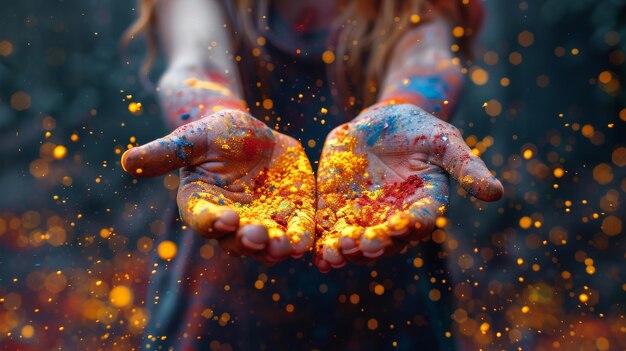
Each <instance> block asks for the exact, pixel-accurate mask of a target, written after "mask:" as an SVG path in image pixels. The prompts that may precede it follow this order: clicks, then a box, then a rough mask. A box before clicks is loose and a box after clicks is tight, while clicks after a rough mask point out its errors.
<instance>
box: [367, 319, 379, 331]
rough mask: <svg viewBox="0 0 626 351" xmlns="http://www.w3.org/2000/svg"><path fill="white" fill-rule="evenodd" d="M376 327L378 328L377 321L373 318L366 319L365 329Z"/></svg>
mask: <svg viewBox="0 0 626 351" xmlns="http://www.w3.org/2000/svg"><path fill="white" fill-rule="evenodd" d="M376 328H378V321H377V320H376V319H374V318H370V319H369V320H368V321H367V329H369V330H376Z"/></svg>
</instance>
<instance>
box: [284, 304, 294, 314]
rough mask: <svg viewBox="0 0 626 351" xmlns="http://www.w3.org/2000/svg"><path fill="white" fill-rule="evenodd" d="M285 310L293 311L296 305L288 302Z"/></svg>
mask: <svg viewBox="0 0 626 351" xmlns="http://www.w3.org/2000/svg"><path fill="white" fill-rule="evenodd" d="M285 310H286V311H287V312H289V313H291V312H293V311H294V310H295V307H294V306H293V305H292V304H287V306H285Z"/></svg>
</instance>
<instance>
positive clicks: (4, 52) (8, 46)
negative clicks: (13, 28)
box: [0, 40, 13, 57]
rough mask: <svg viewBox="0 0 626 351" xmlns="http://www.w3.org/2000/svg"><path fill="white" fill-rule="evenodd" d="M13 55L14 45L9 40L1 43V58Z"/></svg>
mask: <svg viewBox="0 0 626 351" xmlns="http://www.w3.org/2000/svg"><path fill="white" fill-rule="evenodd" d="M11 53H13V43H12V42H10V41H8V40H3V41H0V56H4V57H6V56H9V55H11Z"/></svg>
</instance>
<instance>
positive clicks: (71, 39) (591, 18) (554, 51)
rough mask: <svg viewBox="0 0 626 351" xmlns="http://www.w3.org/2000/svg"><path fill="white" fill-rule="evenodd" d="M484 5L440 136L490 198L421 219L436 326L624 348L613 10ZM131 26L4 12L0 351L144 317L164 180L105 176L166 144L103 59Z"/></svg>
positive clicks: (547, 345) (129, 335)
mask: <svg viewBox="0 0 626 351" xmlns="http://www.w3.org/2000/svg"><path fill="white" fill-rule="evenodd" d="M484 3H485V6H486V10H487V16H486V23H485V26H484V28H483V31H482V34H481V39H480V41H479V43H478V47H477V48H476V55H475V59H474V60H473V61H472V62H471V63H470V64H469V65H468V72H467V73H468V74H467V76H468V79H467V86H466V90H465V93H464V98H463V100H462V103H461V106H460V108H459V110H458V113H457V115H456V116H455V118H454V124H455V125H457V126H458V127H459V128H460V129H461V130H462V131H463V135H464V137H465V138H466V141H467V142H468V144H469V145H470V146H471V147H472V148H474V150H475V152H476V153H479V154H480V155H481V156H482V157H483V158H484V159H485V161H486V162H487V164H488V166H489V167H490V168H491V169H494V170H495V171H496V172H497V175H498V177H500V179H502V180H503V184H504V186H505V188H506V196H505V198H504V199H503V200H501V201H499V202H497V203H494V204H489V205H487V204H485V203H482V202H480V201H475V200H473V199H471V198H470V197H466V198H463V197H460V196H457V195H456V194H453V196H452V202H451V208H450V211H449V212H448V214H447V215H446V218H445V219H444V218H442V219H441V220H439V221H438V227H439V228H438V229H437V231H436V232H435V233H434V234H433V240H434V241H436V242H440V243H442V245H443V247H444V248H445V249H446V257H445V259H446V260H447V267H448V269H449V272H450V273H451V274H452V276H453V281H454V286H453V293H454V296H455V300H456V301H455V306H453V311H454V313H453V314H452V315H451V318H452V319H453V321H454V323H453V326H454V329H453V331H452V332H453V334H454V335H455V336H457V337H459V338H461V339H464V341H463V342H464V343H470V344H472V345H475V349H478V348H483V349H486V350H492V349H493V350H500V349H507V350H513V349H518V348H521V349H523V350H600V351H605V350H623V349H625V348H626V341H625V340H626V336H625V333H626V321H624V318H623V314H624V312H625V311H624V308H623V306H622V302H623V301H626V299H625V291H626V280H625V279H624V278H625V272H624V268H623V267H624V264H625V262H624V260H625V258H626V253H625V250H624V248H625V246H624V238H623V235H624V230H623V225H624V223H623V222H624V218H625V216H624V214H625V212H624V207H623V204H622V203H621V201H624V199H623V194H624V192H625V191H626V180H625V177H624V175H625V171H624V166H625V165H626V147H625V145H624V142H625V140H626V138H625V136H626V134H625V128H624V125H625V123H626V94H625V93H624V89H623V86H624V84H626V83H625V82H624V76H625V75H626V69H625V67H626V65H625V61H626V2H625V1H623V0H603V1H594V0H546V1H496V0H488V1H485V2H484ZM135 16H136V10H135V8H134V4H133V2H121V1H120V2H113V1H111V2H109V1H96V0H90V1H76V0H74V1H68V0H66V1H63V0H60V1H42V0H40V1H35V0H30V1H19V2H17V1H16V2H11V3H10V4H9V3H5V4H3V9H2V11H1V12H0V143H1V144H0V145H1V146H2V147H1V148H0V150H1V151H0V153H1V159H0V162H1V168H0V186H1V188H0V189H1V194H2V195H1V196H0V264H1V265H2V266H3V267H4V269H2V270H1V271H0V348H2V349H7V350H14V349H20V350H45V349H53V348H62V349H69V350H73V349H83V350H99V349H106V350H108V349H111V350H112V349H130V348H131V345H137V342H138V338H139V335H140V334H141V332H142V330H143V327H144V326H145V324H146V322H147V320H148V318H149V315H148V313H147V311H146V308H145V304H144V301H143V300H144V294H145V290H146V282H147V279H148V276H149V274H150V269H151V268H150V266H149V259H148V257H149V255H150V254H151V253H152V252H153V251H154V250H155V249H156V243H157V242H158V237H159V236H160V235H163V234H164V231H165V223H164V221H163V220H162V217H161V216H162V209H163V208H165V207H166V204H169V203H171V201H172V200H173V199H174V196H175V191H176V186H177V177H176V175H175V174H171V175H169V176H166V177H163V178H158V179H151V180H143V179H142V180H140V181H138V180H134V179H133V178H132V177H130V176H127V175H125V174H124V173H123V172H122V170H121V167H120V164H119V158H120V155H121V152H123V151H124V150H126V148H127V147H128V145H129V144H132V145H135V144H137V143H138V144H142V143H144V142H146V141H149V140H151V139H153V138H155V137H158V136H161V135H162V134H163V133H165V131H166V129H165V126H164V124H163V122H162V120H161V117H160V114H159V109H158V105H157V103H156V101H155V96H154V94H152V93H151V92H150V90H149V89H147V88H146V86H145V85H142V84H141V83H140V82H139V79H138V75H137V72H138V71H139V65H140V63H141V58H142V56H143V55H144V52H145V49H144V47H143V46H142V45H141V44H133V45H131V46H130V47H129V48H128V49H127V50H126V51H125V52H122V51H120V47H119V39H120V37H121V35H122V33H123V31H124V29H125V28H126V26H127V25H128V24H129V23H130V22H131V21H132V20H133V19H134V17H135ZM162 66H163V64H162V62H157V65H156V67H155V69H154V70H153V73H152V74H153V78H154V77H158V74H159V71H160V69H162ZM137 103H140V106H138V105H137ZM321 138H322V139H323V136H321ZM454 189H455V190H454V191H455V192H457V193H458V194H459V195H461V196H465V195H466V194H464V193H463V191H462V190H460V189H458V188H457V187H455V188H454ZM251 289H252V287H251Z"/></svg>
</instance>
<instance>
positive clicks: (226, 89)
mask: <svg viewBox="0 0 626 351" xmlns="http://www.w3.org/2000/svg"><path fill="white" fill-rule="evenodd" d="M156 6H157V7H156V11H157V12H156V15H157V23H158V30H157V33H158V38H159V44H160V46H161V48H162V49H163V51H164V53H165V56H166V58H167V69H166V71H165V73H164V74H163V76H162V77H161V79H160V80H159V98H160V101H161V105H162V107H163V110H164V113H165V118H166V120H167V123H168V124H169V125H170V126H171V127H173V128H175V127H178V126H180V125H183V124H186V123H189V122H191V121H193V120H197V119H199V118H201V117H203V116H206V115H207V114H210V113H212V112H216V111H218V110H220V109H224V108H234V109H240V110H245V102H244V101H243V100H242V93H241V84H240V82H239V75H238V72H237V66H236V63H235V60H234V58H233V50H232V38H231V33H230V30H229V29H228V27H227V25H226V23H227V21H226V17H225V14H224V11H223V9H222V8H221V4H219V3H218V2H217V1H215V0H175V1H172V0H165V1H158V2H157V5H156Z"/></svg>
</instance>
